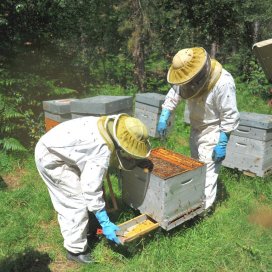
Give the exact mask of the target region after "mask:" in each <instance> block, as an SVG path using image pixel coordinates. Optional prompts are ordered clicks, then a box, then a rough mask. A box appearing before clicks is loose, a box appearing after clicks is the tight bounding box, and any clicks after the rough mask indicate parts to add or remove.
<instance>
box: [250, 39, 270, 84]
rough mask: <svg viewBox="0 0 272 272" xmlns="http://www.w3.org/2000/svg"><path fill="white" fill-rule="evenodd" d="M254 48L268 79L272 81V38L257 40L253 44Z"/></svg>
mask: <svg viewBox="0 0 272 272" xmlns="http://www.w3.org/2000/svg"><path fill="white" fill-rule="evenodd" d="M252 49H253V52H254V54H255V56H256V57H257V59H258V60H259V62H260V64H261V66H262V68H263V70H264V73H265V75H266V77H267V79H268V80H269V81H270V82H272V39H268V40H265V41H261V42H257V43H255V44H254V45H253V48H252Z"/></svg>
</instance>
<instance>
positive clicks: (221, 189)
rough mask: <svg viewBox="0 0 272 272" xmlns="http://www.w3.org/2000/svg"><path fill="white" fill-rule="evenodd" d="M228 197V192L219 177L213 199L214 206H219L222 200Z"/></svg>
mask: <svg viewBox="0 0 272 272" xmlns="http://www.w3.org/2000/svg"><path fill="white" fill-rule="evenodd" d="M228 199H229V193H228V191H227V189H226V186H225V184H224V181H223V180H222V179H221V178H218V180H217V193H216V200H215V204H214V205H215V208H216V206H220V205H221V204H222V203H223V202H224V201H226V200H228Z"/></svg>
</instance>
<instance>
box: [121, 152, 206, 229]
mask: <svg viewBox="0 0 272 272" xmlns="http://www.w3.org/2000/svg"><path fill="white" fill-rule="evenodd" d="M148 169H149V171H148ZM205 173H206V165H205V164H203V163H201V162H199V161H197V160H194V159H191V158H189V157H186V156H184V155H181V154H179V153H175V152H172V151H170V150H167V149H164V148H156V149H153V150H152V151H151V155H150V157H149V159H148V160H147V161H143V162H142V164H140V165H139V166H138V167H136V168H135V169H133V170H132V171H122V172H121V177H122V198H123V200H124V202H125V203H126V204H128V205H129V206H130V207H132V208H134V209H138V210H139V211H140V212H141V213H142V214H146V215H148V216H149V217H151V218H152V219H154V220H155V221H156V222H158V223H159V225H160V226H161V227H162V228H164V229H165V230H170V229H172V228H174V227H176V226H178V225H180V224H181V223H183V222H185V221H187V220H189V219H191V218H193V217H195V216H196V215H197V214H200V213H201V212H202V211H203V209H204V188H205Z"/></svg>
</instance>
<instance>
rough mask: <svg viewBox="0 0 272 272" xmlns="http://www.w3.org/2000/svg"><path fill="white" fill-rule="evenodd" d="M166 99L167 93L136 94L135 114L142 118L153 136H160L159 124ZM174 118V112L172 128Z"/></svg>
mask: <svg viewBox="0 0 272 272" xmlns="http://www.w3.org/2000/svg"><path fill="white" fill-rule="evenodd" d="M164 100H165V95H162V94H158V93H141V94H136V99H135V112H134V116H135V117H136V118H138V119H140V120H141V121H142V122H143V123H144V124H145V125H146V127H147V129H148V134H149V136H151V137H155V138H157V137H159V134H158V132H157V125H158V122H159V119H160V114H161V110H162V108H161V106H162V104H163V102H164ZM173 120H174V113H172V114H171V117H170V120H169V127H168V129H169V130H170V129H171V127H172V124H173Z"/></svg>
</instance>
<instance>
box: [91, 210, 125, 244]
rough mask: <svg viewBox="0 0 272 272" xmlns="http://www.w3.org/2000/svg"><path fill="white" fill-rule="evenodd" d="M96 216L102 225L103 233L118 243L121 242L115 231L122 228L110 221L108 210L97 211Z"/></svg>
mask: <svg viewBox="0 0 272 272" xmlns="http://www.w3.org/2000/svg"><path fill="white" fill-rule="evenodd" d="M95 217H96V218H97V220H98V222H99V224H100V225H101V227H102V231H103V234H104V235H105V236H106V238H107V239H109V240H111V241H113V242H115V243H116V244H120V241H119V239H118V238H117V236H116V233H115V231H117V230H120V228H119V227H118V226H116V225H115V224H113V223H112V222H111V221H110V219H109V217H108V214H107V212H106V211H105V210H104V209H103V210H101V211H98V212H96V213H95Z"/></svg>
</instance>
